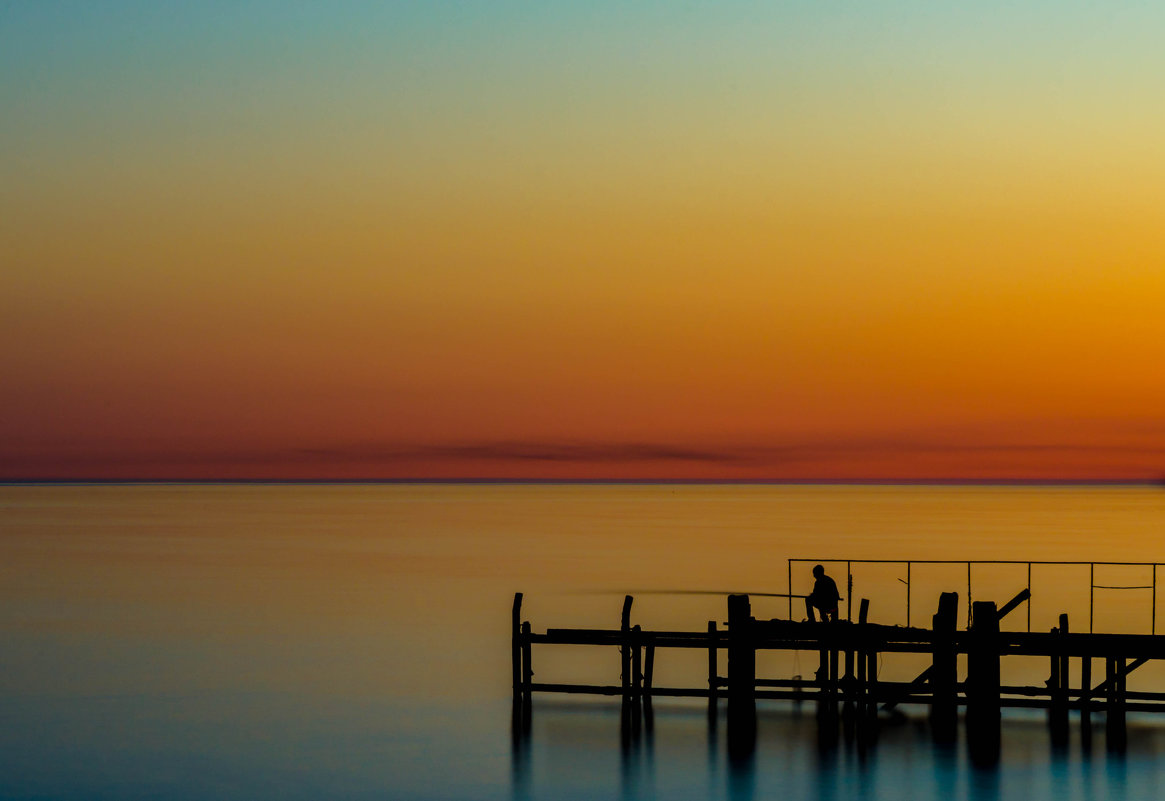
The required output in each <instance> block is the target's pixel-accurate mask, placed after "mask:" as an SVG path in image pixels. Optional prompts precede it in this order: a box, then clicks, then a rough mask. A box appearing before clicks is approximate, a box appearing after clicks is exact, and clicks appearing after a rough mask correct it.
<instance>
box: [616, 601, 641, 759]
mask: <svg viewBox="0 0 1165 801" xmlns="http://www.w3.org/2000/svg"><path fill="white" fill-rule="evenodd" d="M634 601H635V599H634V598H633V597H632V596H630V595H628V596H625V597H624V598H623V612H622V614H621V615H620V616H619V635H620V636H619V643H620V645H619V657H620V668H619V690H620V694H621V696H622V700H623V704H622V715H621V727H620V728H621V730H622V734H623V741H624V744H625V745H626V744H627V743H628V742H630V740H631V739H632V737H633V735H635V734H637V733H638V732H637V729H638V722H639V721H638V717H639V715H638V712H639V710H638V708H637V707H638V700H639V699H638V695H637V693H636V692H635V685H636V683H637V680H638V676H637V667H638V663H639V659H638V655H639V643H638V642H637V641H636V638H635V635H634V632H633V631H632V630H631V604H632V603H634Z"/></svg>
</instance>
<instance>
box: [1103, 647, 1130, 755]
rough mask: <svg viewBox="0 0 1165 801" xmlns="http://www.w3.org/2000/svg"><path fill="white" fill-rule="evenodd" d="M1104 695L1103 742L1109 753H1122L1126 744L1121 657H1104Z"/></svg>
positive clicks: (1123, 668)
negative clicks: (1104, 741) (1105, 704)
mask: <svg viewBox="0 0 1165 801" xmlns="http://www.w3.org/2000/svg"><path fill="white" fill-rule="evenodd" d="M1104 666H1105V670H1104V679H1105V682H1104V683H1105V694H1106V696H1107V698H1106V699H1105V700H1106V701H1107V714H1106V715H1105V721H1104V733H1105V740H1106V742H1107V746H1108V750H1109V751H1118V752H1119V751H1124V750H1125V744H1126V742H1127V735H1126V732H1125V698H1124V695H1125V660H1124V658H1123V657H1119V658H1118V657H1113V656H1110V657H1106V658H1105V660H1104Z"/></svg>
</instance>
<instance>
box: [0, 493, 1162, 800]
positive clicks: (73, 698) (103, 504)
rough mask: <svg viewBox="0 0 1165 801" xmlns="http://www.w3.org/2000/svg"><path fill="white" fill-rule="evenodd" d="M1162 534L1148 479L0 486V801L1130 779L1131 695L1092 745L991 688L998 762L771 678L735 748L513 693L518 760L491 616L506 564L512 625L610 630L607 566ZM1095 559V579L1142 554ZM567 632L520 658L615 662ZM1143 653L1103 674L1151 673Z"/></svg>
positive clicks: (923, 583)
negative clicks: (529, 707)
mask: <svg viewBox="0 0 1165 801" xmlns="http://www.w3.org/2000/svg"><path fill="white" fill-rule="evenodd" d="M1163 530H1165V492H1163V491H1162V490H1161V489H1159V488H1152V487H1030V486H1025V487H911V486H770V485H537V486H531V485H486V486H480V485H339V486H337V485H138V486H3V487H0V722H2V723H3V725H2V726H0V798H51V799H73V798H77V799H79V798H102V797H103V798H176V799H185V798H190V799H196V798H197V799H202V798H239V799H244V798H245V799H266V798H271V799H275V798H279V799H289V798H290V799H294V798H320V797H334V798H393V799H460V798H465V799H471V798H472V799H478V798H482V799H493V798H502V799H510V798H547V799H560V798H595V797H622V798H651V797H659V798H693V799H704V798H712V799H718V798H728V797H733V798H751V797H756V798H763V797H772V796H773V795H777V794H780V795H784V796H789V797H793V798H834V797H837V798H843V797H845V798H848V797H859V798H871V799H879V798H887V799H889V798H901V797H902V796H903V795H906V794H909V795H910V797H911V798H923V799H926V798H940V797H941V798H943V799H944V801H945V799H948V798H987V797H1004V798H1016V799H1019V798H1022V799H1025V801H1036V800H1038V799H1052V798H1056V799H1057V801H1059V799H1061V798H1082V799H1087V798H1110V797H1125V796H1127V797H1150V796H1151V795H1155V794H1157V791H1158V784H1159V782H1160V781H1161V780H1162V779H1163V778H1165V769H1163V768H1162V767H1159V763H1160V762H1161V755H1162V753H1165V737H1163V735H1162V732H1161V730H1160V729H1159V728H1158V727H1157V726H1156V725H1155V724H1154V723H1153V721H1152V720H1147V719H1144V718H1138V717H1136V716H1133V717H1132V727H1131V729H1130V735H1129V736H1130V745H1129V751H1128V753H1127V754H1126V755H1125V756H1123V757H1114V756H1109V755H1107V754H1106V753H1105V750H1104V743H1103V720H1102V717H1101V716H1098V718H1100V719H1099V720H1098V721H1097V723H1098V725H1099V728H1098V729H1097V737H1096V740H1095V744H1094V748H1093V750H1092V752H1091V753H1085V752H1084V750H1083V749H1082V748H1081V747H1080V742H1079V741H1080V737H1079V735H1080V733H1079V730H1078V729H1077V728H1075V721H1074V722H1073V726H1074V728H1073V735H1072V736H1073V741H1072V743H1071V744H1070V746H1069V748H1067V749H1066V750H1063V751H1054V750H1053V749H1052V748H1051V745H1050V743H1049V741H1048V737H1047V733H1046V728H1045V727H1044V726H1043V723H1042V720H1043V719H1042V717H1041V716H1040V715H1038V714H1026V715H1025V714H1024V713H1019V712H1007V713H1005V714H1006V715H1008V719H1007V723H1006V725H1005V731H1004V762H1003V764H1002V765H1001V767H1000V769H999V771H997V772H989V773H987V774H983V773H981V772H977V771H974V770H972V769H971V768H970V767H969V766H968V764H967V761H966V759H965V755H964V752H963V749H962V748H961V747H956V748H955V749H953V750H950V751H939V750H936V749H935V748H934V747H933V746H932V745H931V744H930V741H929V735H928V733H927V731H926V728H925V724H924V719H923V718H922V717H918V716H916V717H912V718H910V719H908V720H907V721H906V722H904V723H900V724H897V725H889V726H887V727H885V728H884V730H883V732H882V736H881V737H880V738H879V740H878V742H877V744H876V746H875V747H874V748H873V749H872V750H871V751H869V752H867V753H859V752H858V751H857V749H856V748H854V747H850V746H847V745H846V744H845V743H844V741H843V742H842V743H841V745H840V746H839V747H838V748H836V749H832V750H831V749H825V750H822V749H820V748H818V732H817V729H816V720H815V717H814V716H813V714H812V712H811V710H809V709H798V708H797V707H795V706H794V705H791V704H785V705H782V704H776V703H774V704H772V705H769V706H762V710H761V718H760V734H759V744H758V749H757V756H756V760H755V763H754V764H753V765H752V766H751V767H749V769H747V770H745V771H732V770H729V767H728V765H727V763H726V759H725V752H724V743H723V741H722V740H723V736H724V732H723V725H721V726H720V727H719V728H718V729H717V730H716V731H712V732H710V731H709V729H708V726H707V724H706V720H705V716H704V711H703V708H702V706H701V705H699V704H694V703H690V704H685V703H683V702H671V703H664V702H657V704H656V718H655V727H654V733H653V737H652V738H651V739H650V741H644V742H642V743H640V744H639V745H638V746H636V747H635V748H634V749H623V748H621V747H620V736H619V715H618V709H617V708H616V707H614V706H612V705H611V704H610V702H607V701H587V700H580V699H569V698H567V699H561V698H553V697H539V698H537V699H536V709H535V713H534V722H533V734H532V739H531V742H530V745H529V751H528V753H526V754H525V755H524V756H523V758H522V759H520V760H518V761H517V762H515V761H514V759H513V755H512V753H511V748H510V735H509V725H510V719H509V715H510V710H509V673H510V664H509V610H510V603H511V600H512V596H513V593H514V592H515V591H519V590H520V591H522V592H524V593H525V594H526V602H525V610H524V611H525V616H526V617H527V618H528V619H529V620H531V622H532V623H533V625H534V628H535V630H540V629H544V628H545V627H547V626H568V625H579V626H594V627H613V626H615V625H617V621H618V614H619V608H620V605H621V602H622V594H623V593H624V592H626V591H628V590H660V589H702V590H713V591H740V590H744V591H752V592H766V591H767V592H784V591H785V590H786V584H787V581H788V579H787V576H788V573H787V562H786V560H787V559H788V558H790V557H809V558H821V559H870V558H880V559H907V558H910V559H919V560H922V559H1020V560H1029V559H1033V560H1094V559H1102V560H1109V561H1153V560H1162V559H1165V552H1162V550H1161V546H1160V542H1161V532H1162V531H1163ZM827 566H828V568H829V570H830V572H831V573H832V574H833V575H835V576H839V572H840V576H844V575H845V568H844V563H840V564H839V563H830V564H828V565H827ZM808 567H809V565H805V566H804V567H803V569H800V568H799V569H798V572H797V573H795V575H794V586H793V590H794V592H797V591H805V589H807V588H808V586H809V585H810V584H811V581H812V579H811V576H809V571H808ZM1106 571H1107V572H1103V573H1102V574H1100V575H1098V577H1097V581H1098V583H1109V584H1114V585H1116V584H1122V585H1140V584H1144V583H1147V582H1148V580H1149V578H1150V577H1149V575H1148V573H1147V572H1146V571H1147V569H1146V568H1108V569H1106ZM1025 572H1026V570H1025V569H1024V568H1009V567H1001V568H997V569H993V570H992V569H987V568H982V569H980V568H976V574H975V581H974V592H975V597H976V599H977V600H988V599H991V600H998V601H1001V602H1002V601H1004V600H1006V599H1007V598H1009V597H1011V595H1012V594H1014V592H1015V591H1016V590H1018V589H1019V588H1022V587H1023V586H1025V582H1026V575H1025ZM965 574H966V571H965V568H962V567H933V568H923V567H915V568H914V570H913V571H912V575H911V590H910V592H911V604H912V614H914V615H916V616H918V617H916V618H915V619H914V620H913V622H915V623H918V622H920V620H926V619H928V618H929V615H930V614H931V612H933V609H934V607H935V604H936V602H937V597H938V593H939V592H941V591H942V590H944V589H954V590H956V591H959V592H960V594H961V596H963V597H962V598H961V599H960V603H962V604H965V581H966V575H965ZM902 578H904V573H903V570H902V568H901V566H896V565H889V566H855V567H854V580H855V584H854V596H855V597H856V596H861V597H868V598H870V600H871V618H872V619H874V620H877V621H879V622H885V623H891V624H894V623H904V622H905V600H906V598H905V585H904V584H902V583H901V582H900V581H899V579H902ZM1163 578H1165V577H1163ZM839 584H842V585H843V586H844V582H843V581H839ZM1033 596H1034V597H1033V602H1032V604H1031V625H1032V628H1033V629H1042V630H1046V629H1047V628H1050V627H1051V626H1053V625H1055V622H1056V617H1057V615H1058V614H1059V613H1060V612H1068V613H1069V614H1070V616H1071V619H1072V620H1073V621H1074V625H1075V626H1078V625H1079V624H1078V623H1076V622H1077V621H1079V623H1083V622H1084V621H1086V620H1087V614H1088V607H1089V599H1088V574H1087V568H1036V569H1035V570H1034V575H1033ZM785 603H786V602H784V601H780V600H777V599H763V598H760V599H757V600H756V601H755V603H754V611H755V614H757V615H758V616H760V617H772V616H778V615H784V614H786V613H787V611H788V610H787V606H785V605H784V604H785ZM1157 605H1158V607H1159V608H1158V610H1157V612H1158V615H1161V613H1162V612H1165V608H1161V607H1162V606H1163V605H1165V599H1162V598H1157ZM723 607H724V602H723V598H722V597H719V596H715V595H709V596H669V595H655V594H643V593H641V594H639V595H638V596H637V600H636V602H635V607H634V617H635V622H637V623H640V624H642V625H643V626H645V627H667V628H685V629H703V628H704V627H705V625H706V623H707V621H708V620H713V619H715V620H723V619H724V608H723ZM963 610H964V613H965V606H964V607H963ZM1152 615H1153V602H1152V597H1151V593H1149V592H1147V591H1140V590H1130V591H1117V590H1111V591H1098V594H1097V596H1096V625H1097V629H1098V630H1122V631H1136V632H1147V631H1148V630H1149V628H1150V626H1151V620H1152ZM1162 620H1163V621H1165V617H1162ZM1008 624H1009V625H1011V626H1012V627H1023V626H1026V624H1027V615H1026V610H1025V612H1024V613H1023V615H1022V616H1021V615H1020V613H1016V615H1014V616H1013V617H1012V618H1010V619H1009V621H1008ZM592 651H594V649H591V650H588V649H573V650H572V649H569V648H568V649H557V650H556V649H549V648H548V649H543V650H542V651H536V652H535V669H536V672H537V674H538V675H537V678H538V679H539V680H545V681H552V680H576V679H577V680H581V681H592V682H593V681H601V682H604V683H605V682H615V681H617V678H618V669H619V668H618V656H617V655H616V654H615V653H613V652H611V653H606V652H602V651H596V652H592ZM703 658H704V657H703V655H702V654H693V655H690V658H688V657H682V656H680V655H675V656H674V657H673V656H670V655H669V656H668V657H667V658H666V659H665V658H664V656H663V655H661V657H660V661H659V663H658V664H657V668H656V671H657V682H658V683H661V684H662V683H668V684H672V683H693V684H698V683H699V682H701V681H702V680H703V673H702V671H703V669H704V667H703ZM815 658H816V657H815V655H810V654H801V655H789V656H787V657H784V656H782V657H773V658H771V659H769V660H767V661H764V662H763V663H762V665H761V669H762V671H769V672H771V673H772V674H773V675H788V674H790V673H792V672H801V673H808V672H811V670H812V669H813V667H814V665H813V660H814V659H815ZM915 668H916V666H915V665H914V664H911V663H910V662H909V660H902V661H900V662H895V661H894V660H888V661H887V662H886V663H885V664H884V665H883V670H884V671H886V673H885V675H888V676H890V677H893V678H911V677H912V676H913V673H911V671H912V670H915ZM1009 669H1010V670H1013V671H1014V672H1015V675H1016V676H1017V677H1019V678H1024V677H1027V678H1036V677H1038V676H1039V674H1040V671H1044V672H1045V673H1046V666H1043V665H1039V664H1031V665H1024V664H1015V665H1014V666H1012V667H1010V668H1009ZM1149 671H1150V668H1149V667H1146V668H1144V669H1142V671H1139V672H1138V674H1135V675H1134V677H1131V678H1130V682H1129V686H1130V689H1136V688H1149V687H1155V688H1157V689H1160V688H1161V687H1163V686H1165V677H1163V676H1162V674H1161V673H1160V672H1159V671H1158V672H1157V673H1152V672H1149ZM1134 678H1135V680H1136V681H1134V680H1133V679H1134ZM1073 680H1074V681H1075V680H1076V679H1075V678H1074V679H1073ZM1138 682H1139V684H1138Z"/></svg>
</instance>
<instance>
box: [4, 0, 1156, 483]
mask: <svg viewBox="0 0 1165 801" xmlns="http://www.w3.org/2000/svg"><path fill="white" fill-rule="evenodd" d="M1162 35H1165V6H1162V5H1161V4H1159V3H1149V2H1144V3H1140V2H1135V3H1134V2H1129V3H1119V4H1096V3H1076V2H1040V1H1038V0H1033V2H1028V3H1022V4H1015V3H1003V2H980V3H973V4H969V3H944V2H874V3H871V2H868V0H867V1H866V2H820V0H818V1H817V2H781V3H772V2H715V3H712V2H694V1H693V2H635V3H627V2H606V1H605V0H593V1H592V2H586V3H577V2H559V1H557V0H542V2H537V3H534V2H530V3H516V2H505V1H502V2H490V3H480V2H441V1H440V0H434V1H433V2H415V3H393V2H388V3H385V2H329V3H322V2H320V3H302V2H257V1H254V2H246V0H242V1H239V2H235V1H232V2H207V1H206V0H199V2H174V3H156V2H150V1H146V0H143V2H129V1H128V0H107V1H106V2H102V3H91V2H80V1H78V2H56V1H55V0H43V1H40V2H35V3H33V2H20V1H19V0H0V375H2V376H3V380H2V381H0V479H10V480H16V479H30V478H57V479H67V478H92V479H121V478H158V479H184V478H205V479H234V478H305V479H307V478H327V479H345V478H559V479H571V478H690V479H817V478H820V479H855V480H859V479H935V478H942V479H975V480H991V479H1006V478H1024V479H1140V480H1144V479H1149V480H1158V479H1161V478H1162V477H1165V312H1163V309H1165V104H1162V102H1161V96H1162V95H1161V92H1162V76H1165V49H1162V48H1161V47H1160V42H1161V38H1162Z"/></svg>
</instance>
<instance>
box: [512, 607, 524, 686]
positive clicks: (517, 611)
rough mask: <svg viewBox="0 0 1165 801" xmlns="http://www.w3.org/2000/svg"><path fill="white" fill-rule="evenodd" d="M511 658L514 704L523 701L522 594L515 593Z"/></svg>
mask: <svg viewBox="0 0 1165 801" xmlns="http://www.w3.org/2000/svg"><path fill="white" fill-rule="evenodd" d="M510 626H511V628H510V658H511V660H512V661H513V667H514V703H515V704H518V703H521V700H522V695H521V693H522V593H520V592H516V593H514V607H513V611H512V612H511V618H510Z"/></svg>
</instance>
